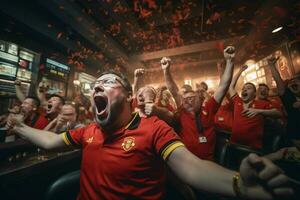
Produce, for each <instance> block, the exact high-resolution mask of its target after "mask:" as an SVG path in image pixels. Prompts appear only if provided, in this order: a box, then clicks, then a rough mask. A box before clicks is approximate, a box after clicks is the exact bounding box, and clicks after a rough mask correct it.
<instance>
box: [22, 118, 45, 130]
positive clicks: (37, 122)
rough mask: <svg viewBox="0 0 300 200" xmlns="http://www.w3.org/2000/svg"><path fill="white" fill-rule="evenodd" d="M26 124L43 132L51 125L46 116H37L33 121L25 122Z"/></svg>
mask: <svg viewBox="0 0 300 200" xmlns="http://www.w3.org/2000/svg"><path fill="white" fill-rule="evenodd" d="M25 124H26V125H27V126H30V127H32V128H36V129H40V130H42V129H44V128H45V127H46V126H47V125H48V124H49V121H48V120H47V119H46V118H45V117H44V115H41V114H36V115H35V117H34V118H33V120H29V119H27V120H25Z"/></svg>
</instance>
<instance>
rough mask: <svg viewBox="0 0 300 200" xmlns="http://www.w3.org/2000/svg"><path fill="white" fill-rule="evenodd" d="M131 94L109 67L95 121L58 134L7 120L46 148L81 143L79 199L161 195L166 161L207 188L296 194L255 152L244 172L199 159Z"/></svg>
mask: <svg viewBox="0 0 300 200" xmlns="http://www.w3.org/2000/svg"><path fill="white" fill-rule="evenodd" d="M131 94H132V91H131V85H130V83H129V82H128V80H127V79H126V78H125V77H123V76H122V75H119V74H116V73H113V72H109V73H105V74H102V75H100V77H99V78H98V79H97V80H96V84H95V87H94V89H93V92H92V98H91V103H92V105H93V111H94V116H95V123H93V124H90V125H88V126H86V127H84V128H80V129H77V130H73V131H69V132H65V133H62V134H60V135H57V134H55V133H52V132H49V131H44V130H37V129H33V128H31V127H28V126H27V125H25V124H23V123H22V122H20V121H19V120H18V119H17V118H11V119H10V120H9V121H8V125H9V127H10V128H11V129H12V130H13V131H15V132H17V133H18V134H20V135H21V136H23V137H25V138H27V139H28V140H30V141H31V142H34V143H35V144H37V145H39V146H41V147H43V148H46V149H54V148H61V147H66V146H68V145H73V146H74V147H80V148H82V154H83V156H82V164H81V173H80V193H79V195H78V198H77V199H84V200H88V199H93V200H95V199H110V200H114V199H118V200H119V199H162V198H163V197H164V194H165V192H164V171H163V170H164V164H163V163H164V162H166V163H167V164H168V166H169V167H170V168H171V169H172V170H173V171H174V173H175V174H176V175H177V176H179V177H180V178H181V179H182V180H183V181H184V182H186V183H187V184H189V185H191V186H193V187H195V188H198V189H200V190H203V191H207V192H212V193H216V194H219V195H226V196H238V197H243V198H248V199H272V197H273V196H274V195H283V196H291V195H293V189H292V188H291V187H289V186H288V184H290V180H289V178H288V177H286V176H285V175H284V174H283V173H282V172H281V170H280V169H279V168H277V167H276V166H275V165H274V164H273V163H272V162H270V161H269V160H267V159H264V158H260V157H258V156H256V155H254V154H253V155H250V156H249V157H248V158H246V159H245V160H244V161H243V162H242V164H241V168H240V169H241V170H240V174H237V173H236V172H234V171H231V170H227V169H225V168H223V167H221V166H219V165H217V164H215V163H213V162H210V161H204V160H200V159H199V158H197V157H196V156H194V155H193V154H191V153H190V152H189V151H188V150H187V149H186V148H185V147H184V145H183V144H182V142H181V141H180V140H179V138H178V137H177V135H176V133H175V132H174V131H173V129H172V128H171V127H169V126H168V125H167V124H166V123H165V122H163V121H161V120H159V119H158V118H157V117H148V118H142V119H141V118H140V117H139V115H137V114H132V113H131ZM40 133H43V134H40ZM278 178H280V179H279V181H278ZM253 180H259V181H257V182H255V181H253ZM260 184H263V185H264V186H262V185H260ZM265 187H266V189H265ZM274 197H275V196H274Z"/></svg>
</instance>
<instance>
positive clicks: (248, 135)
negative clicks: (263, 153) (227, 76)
mask: <svg viewBox="0 0 300 200" xmlns="http://www.w3.org/2000/svg"><path fill="white" fill-rule="evenodd" d="M246 69H247V66H243V67H242V68H241V69H240V70H239V71H238V73H237V74H236V75H235V76H234V78H233V79H232V82H231V84H230V87H229V95H230V97H231V99H232V102H233V104H234V108H233V121H234V123H233V127H232V135H231V138H230V141H231V142H232V143H238V144H242V145H246V146H249V147H250V148H253V149H256V150H260V149H261V148H262V138H263V133H264V123H265V119H264V117H273V118H279V117H280V116H281V114H280V112H279V111H278V110H276V109H275V108H273V106H272V104H271V103H270V102H267V101H264V100H256V99H255V98H256V87H255V85H254V84H253V83H250V82H249V83H245V84H244V86H243V88H242V93H241V97H239V96H238V95H237V92H236V91H235V89H234V88H235V85H236V83H237V80H238V78H239V77H240V75H241V74H242V72H243V71H245V70H246Z"/></svg>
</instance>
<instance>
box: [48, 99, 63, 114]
mask: <svg viewBox="0 0 300 200" xmlns="http://www.w3.org/2000/svg"><path fill="white" fill-rule="evenodd" d="M61 107H62V102H61V100H60V98H59V97H51V98H50V99H49V100H48V108H47V114H54V113H57V114H58V113H59V112H60V109H61Z"/></svg>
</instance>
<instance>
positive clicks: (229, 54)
mask: <svg viewBox="0 0 300 200" xmlns="http://www.w3.org/2000/svg"><path fill="white" fill-rule="evenodd" d="M234 56H235V48H234V47H233V46H228V47H226V49H225V50H224V57H225V60H226V68H225V70H224V73H223V75H222V77H221V80H220V83H219V86H218V88H217V90H216V92H215V94H214V98H215V100H216V102H217V103H221V102H222V100H223V98H224V96H225V95H226V93H227V91H228V87H229V85H230V82H231V80H232V74H233V67H234V65H233V59H234Z"/></svg>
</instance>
